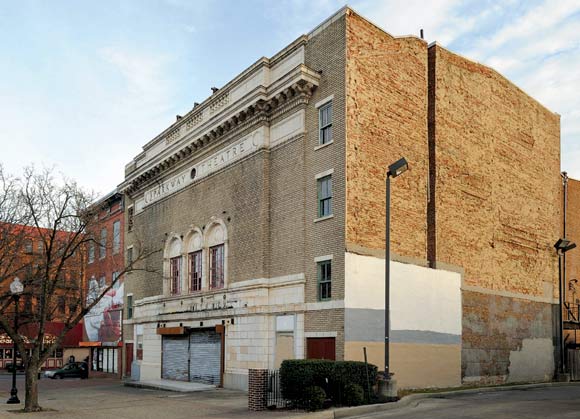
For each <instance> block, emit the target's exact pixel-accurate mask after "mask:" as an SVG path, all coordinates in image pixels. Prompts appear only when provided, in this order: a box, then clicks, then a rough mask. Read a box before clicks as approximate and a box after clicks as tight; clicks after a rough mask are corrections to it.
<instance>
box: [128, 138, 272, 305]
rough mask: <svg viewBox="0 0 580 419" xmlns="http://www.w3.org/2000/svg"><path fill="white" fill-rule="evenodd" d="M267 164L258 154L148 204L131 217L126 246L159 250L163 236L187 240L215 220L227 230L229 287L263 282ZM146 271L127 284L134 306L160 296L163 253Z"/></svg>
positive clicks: (263, 155) (135, 274)
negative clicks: (140, 242) (142, 245)
mask: <svg viewBox="0 0 580 419" xmlns="http://www.w3.org/2000/svg"><path fill="white" fill-rule="evenodd" d="M240 135H241V134H240ZM236 138H237V137H236ZM267 162H268V153H267V152H259V153H257V154H255V155H254V156H252V157H250V158H248V159H245V160H242V161H241V162H238V163H236V164H234V165H232V166H229V167H227V168H225V169H224V170H222V171H220V172H217V173H216V174H214V175H212V176H210V177H208V178H206V179H203V180H202V181H200V182H199V183H197V184H194V185H193V186H191V187H188V188H186V189H184V190H182V191H180V192H178V193H176V194H174V195H171V196H169V197H168V198H166V199H164V200H161V201H159V202H156V203H154V204H152V205H151V206H149V207H147V208H146V209H145V210H144V211H143V212H141V213H140V214H137V215H135V217H134V225H135V227H134V232H133V233H129V234H128V235H127V245H131V244H135V242H136V241H137V240H143V241H145V242H146V243H147V244H148V245H149V246H150V247H153V246H155V245H157V246H158V248H160V249H163V247H164V245H165V240H166V237H167V236H166V235H168V234H172V233H176V234H178V235H184V236H185V235H186V234H187V232H188V231H189V230H190V228H191V226H192V225H193V226H198V227H200V228H201V227H203V226H205V225H206V224H207V223H208V222H209V221H210V218H211V217H212V216H214V217H217V218H221V219H223V221H224V222H225V223H226V226H227V234H228V261H227V263H228V281H229V282H230V283H233V282H238V281H244V280H248V279H252V278H263V277H265V270H264V263H263V261H264V258H263V254H264V252H265V250H264V247H265V246H267V244H268V241H267V230H266V229H267V224H265V223H264V222H262V220H264V219H265V220H267V217H264V214H263V213H264V211H265V209H266V210H267V207H265V206H266V202H265V201H264V195H263V191H264V189H265V190H266V191H267V190H268V188H267V183H266V179H267V177H268V163H267ZM264 207H265V209H264ZM134 253H135V251H134ZM147 265H148V267H149V268H151V269H154V270H156V271H157V272H156V273H151V272H144V271H137V272H133V273H131V274H130V275H129V278H130V280H128V281H127V282H126V285H125V286H126V293H131V292H132V293H133V294H134V295H133V300H134V301H135V300H139V299H141V298H143V297H148V296H154V295H160V294H162V293H163V277H162V268H163V252H158V253H156V254H155V255H153V256H152V257H150V258H148V260H147ZM204 275H207V272H206V273H204Z"/></svg>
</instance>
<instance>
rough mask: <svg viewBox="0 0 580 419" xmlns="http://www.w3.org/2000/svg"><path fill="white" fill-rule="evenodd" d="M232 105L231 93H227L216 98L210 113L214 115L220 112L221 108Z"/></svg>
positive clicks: (211, 105) (210, 106)
mask: <svg viewBox="0 0 580 419" xmlns="http://www.w3.org/2000/svg"><path fill="white" fill-rule="evenodd" d="M228 103H230V93H229V92H225V93H222V94H221V95H219V96H218V97H216V98H215V99H214V100H213V101H212V103H211V104H210V105H209V113H210V114H214V113H216V112H218V111H219V110H220V109H221V108H223V107H225V106H227V104H228Z"/></svg>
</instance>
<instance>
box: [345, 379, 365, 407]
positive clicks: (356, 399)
mask: <svg viewBox="0 0 580 419" xmlns="http://www.w3.org/2000/svg"><path fill="white" fill-rule="evenodd" d="M364 401H365V393H364V390H363V388H362V387H361V386H359V385H358V384H352V383H349V384H347V385H345V386H344V391H343V403H344V404H345V405H347V406H359V405H361V404H363V403H364Z"/></svg>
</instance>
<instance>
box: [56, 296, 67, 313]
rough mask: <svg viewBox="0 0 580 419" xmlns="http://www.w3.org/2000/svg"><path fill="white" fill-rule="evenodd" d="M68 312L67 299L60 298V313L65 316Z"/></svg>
mask: <svg viewBox="0 0 580 419" xmlns="http://www.w3.org/2000/svg"><path fill="white" fill-rule="evenodd" d="M65 311H66V299H65V297H63V296H60V297H58V312H59V313H60V314H64V313H65Z"/></svg>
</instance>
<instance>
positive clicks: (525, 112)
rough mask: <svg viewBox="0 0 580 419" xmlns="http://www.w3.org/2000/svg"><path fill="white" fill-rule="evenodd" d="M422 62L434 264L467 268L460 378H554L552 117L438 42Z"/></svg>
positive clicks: (557, 206)
mask: <svg viewBox="0 0 580 419" xmlns="http://www.w3.org/2000/svg"><path fill="white" fill-rule="evenodd" d="M429 59H430V76H431V78H432V81H433V82H434V86H433V87H434V91H432V92H431V93H432V96H431V98H432V99H433V100H434V101H435V102H434V104H433V106H431V107H430V121H431V122H434V126H433V125H432V126H431V127H430V128H431V129H430V134H431V136H430V141H431V143H430V148H431V157H432V159H434V161H433V162H432V163H433V164H432V167H434V168H435V170H434V171H433V172H432V173H431V174H432V178H431V182H432V185H433V186H434V189H433V188H432V189H433V193H432V198H433V199H434V204H435V205H434V208H433V207H431V208H430V209H431V210H432V211H430V214H429V215H430V222H432V223H434V224H433V225H431V229H430V237H429V239H430V244H431V247H430V249H429V250H430V255H429V256H430V258H431V260H432V261H436V266H437V267H439V268H445V267H448V265H451V266H453V267H460V268H462V270H463V288H464V291H463V352H462V367H463V371H462V372H463V379H464V382H473V381H475V382H487V383H503V382H508V381H512V382H513V381H526V380H548V379H551V374H552V372H553V342H552V335H553V333H554V329H553V327H554V326H553V323H552V322H553V311H552V306H551V304H550V303H551V302H552V301H553V298H554V297H556V298H557V295H558V294H557V288H556V287H557V278H558V272H557V257H556V252H555V251H554V249H553V247H552V246H553V244H554V242H555V241H556V240H557V238H558V237H559V235H560V231H561V230H560V228H561V185H560V175H559V169H560V141H559V117H558V115H555V114H553V113H551V112H550V111H548V110H547V109H545V108H544V107H542V106H541V105H540V104H539V103H538V102H536V101H535V100H534V99H532V98H531V97H529V96H527V95H526V94H525V93H524V92H522V91H521V90H520V89H518V88H517V87H516V86H515V85H513V84H512V83H511V82H509V81H508V80H507V79H505V78H504V77H503V76H501V75H500V74H498V73H497V72H495V71H494V70H492V69H490V68H488V67H485V66H483V65H480V64H477V63H474V62H472V61H469V60H467V59H465V58H463V57H460V56H458V55H455V54H453V53H451V52H449V51H447V50H445V49H443V48H440V47H439V46H432V47H431V48H430V51H429ZM433 240H435V242H433ZM473 291H479V292H473ZM494 294H496V295H494ZM499 294H504V296H500V295H499ZM518 297H521V298H518ZM529 299H533V300H534V301H530V300H529ZM532 360H535V361H532ZM522 365H524V366H522Z"/></svg>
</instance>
